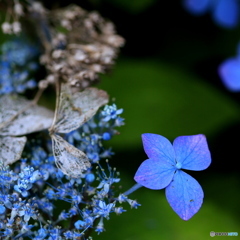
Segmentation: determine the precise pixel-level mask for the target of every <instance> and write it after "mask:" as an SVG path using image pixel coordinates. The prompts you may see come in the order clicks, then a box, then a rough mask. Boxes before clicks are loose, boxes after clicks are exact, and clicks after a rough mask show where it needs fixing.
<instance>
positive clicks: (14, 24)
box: [12, 22, 22, 34]
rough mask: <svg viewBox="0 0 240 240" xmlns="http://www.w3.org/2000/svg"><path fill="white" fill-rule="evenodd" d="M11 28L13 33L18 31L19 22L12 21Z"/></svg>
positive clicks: (19, 28) (19, 29) (19, 27)
mask: <svg viewBox="0 0 240 240" xmlns="http://www.w3.org/2000/svg"><path fill="white" fill-rule="evenodd" d="M12 30H13V32H14V33H15V34H18V33H20V32H21V30H22V28H21V24H20V22H13V23H12Z"/></svg>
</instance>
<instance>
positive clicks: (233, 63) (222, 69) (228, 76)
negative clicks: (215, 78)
mask: <svg viewBox="0 0 240 240" xmlns="http://www.w3.org/2000/svg"><path fill="white" fill-rule="evenodd" d="M218 73H219V75H220V77H221V79H222V81H223V83H224V84H225V86H226V87H227V88H228V89H229V90H231V91H234V92H237V91H240V60H239V58H229V59H227V60H225V61H224V62H223V63H221V65H220V66H219V68H218Z"/></svg>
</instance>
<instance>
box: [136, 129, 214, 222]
mask: <svg viewBox="0 0 240 240" xmlns="http://www.w3.org/2000/svg"><path fill="white" fill-rule="evenodd" d="M142 140H143V146H144V150H145V152H146V154H147V156H148V158H149V159H147V160H145V161H144V162H143V163H142V164H141V166H140V167H139V168H138V170H137V172H136V174H135V177H134V179H135V181H136V182H138V183H139V184H141V185H143V186H144V187H147V188H150V189H154V190H158V189H163V188H166V197H167V200H168V202H169V204H170V206H171V207H172V209H173V210H174V211H175V212H176V213H177V214H178V215H179V216H180V217H181V218H182V219H183V220H189V219H190V218H191V217H192V216H193V215H194V214H195V213H197V212H198V210H199V209H200V207H201V205H202V202H203V196H204V194H203V190H202V188H201V186H200V185H199V183H198V182H197V181H196V180H195V179H194V178H192V177H191V176H190V175H188V174H187V173H185V172H184V171H182V169H186V170H193V171H201V170H204V169H206V168H207V167H208V166H209V165H210V163H211V155H210V152H209V149H208V145H207V141H206V138H205V136H204V135H201V134H199V135H192V136H181V137H177V138H176V139H175V140H174V142H173V145H172V144H171V143H170V142H169V141H168V139H166V138H165V137H163V136H161V135H157V134H151V133H145V134H143V135H142Z"/></svg>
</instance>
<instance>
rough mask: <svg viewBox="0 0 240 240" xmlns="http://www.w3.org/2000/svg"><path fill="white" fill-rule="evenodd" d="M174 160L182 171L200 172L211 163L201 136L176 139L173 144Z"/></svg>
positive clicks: (204, 140)
mask: <svg viewBox="0 0 240 240" xmlns="http://www.w3.org/2000/svg"><path fill="white" fill-rule="evenodd" d="M173 148H174V150H175V154H176V156H177V157H176V160H177V162H178V163H181V165H182V167H181V168H183V169H188V170H194V171H200V170H204V169H206V168H207V167H208V166H209V165H210V163H211V155H210V151H209V149H208V145H207V141H206V137H205V136H204V135H202V134H198V135H192V136H181V137H177V138H176V139H175V140H174V142H173Z"/></svg>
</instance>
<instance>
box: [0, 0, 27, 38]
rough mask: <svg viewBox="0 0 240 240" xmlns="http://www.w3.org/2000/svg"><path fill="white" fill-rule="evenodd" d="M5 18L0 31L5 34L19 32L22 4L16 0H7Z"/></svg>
mask: <svg viewBox="0 0 240 240" xmlns="http://www.w3.org/2000/svg"><path fill="white" fill-rule="evenodd" d="M8 4H10V5H12V6H8V10H7V12H6V19H5V21H4V22H3V23H2V31H3V32H4V33H5V34H13V33H14V34H18V33H20V32H21V29H22V28H21V24H20V22H19V18H20V17H21V16H23V15H24V12H23V6H22V4H21V3H20V2H19V1H18V0H14V1H9V2H8Z"/></svg>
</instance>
